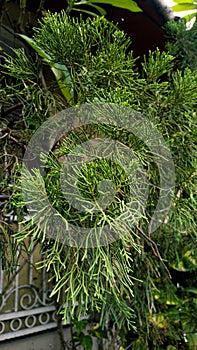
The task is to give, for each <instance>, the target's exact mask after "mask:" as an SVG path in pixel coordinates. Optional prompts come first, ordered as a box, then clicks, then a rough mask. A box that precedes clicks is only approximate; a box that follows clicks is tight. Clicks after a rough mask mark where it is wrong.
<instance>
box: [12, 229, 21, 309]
mask: <svg viewBox="0 0 197 350" xmlns="http://www.w3.org/2000/svg"><path fill="white" fill-rule="evenodd" d="M18 231H20V224H19V225H18ZM13 240H14V245H15V244H16V239H15V238H13ZM19 255H20V251H19V249H18V248H17V251H16V261H17V264H18V263H19ZM19 268H20V266H19V265H18V266H17V267H16V276H15V281H14V287H15V297H14V311H15V312H17V311H18V303H19V293H18V291H19V273H18V270H19Z"/></svg>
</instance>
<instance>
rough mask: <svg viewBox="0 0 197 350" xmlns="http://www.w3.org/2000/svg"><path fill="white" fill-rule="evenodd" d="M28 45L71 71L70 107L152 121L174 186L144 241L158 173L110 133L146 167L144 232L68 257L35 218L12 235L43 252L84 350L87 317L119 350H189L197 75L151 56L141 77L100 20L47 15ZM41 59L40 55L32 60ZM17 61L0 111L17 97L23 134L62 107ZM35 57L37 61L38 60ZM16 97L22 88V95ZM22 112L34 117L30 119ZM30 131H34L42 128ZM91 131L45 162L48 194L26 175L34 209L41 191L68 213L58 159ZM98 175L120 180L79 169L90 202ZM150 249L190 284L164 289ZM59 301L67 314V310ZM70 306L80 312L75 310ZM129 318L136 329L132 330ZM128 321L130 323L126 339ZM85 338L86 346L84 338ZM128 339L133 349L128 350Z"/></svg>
mask: <svg viewBox="0 0 197 350" xmlns="http://www.w3.org/2000/svg"><path fill="white" fill-rule="evenodd" d="M33 42H34V43H35V44H36V45H37V46H36V49H37V47H39V50H41V52H44V53H45V54H46V55H50V60H51V61H53V62H54V63H55V64H60V65H65V66H66V67H67V70H68V72H69V74H70V77H71V81H72V87H73V91H74V96H75V103H78V104H81V103H84V102H95V101H96V102H98V101H100V102H116V103H119V104H123V105H126V106H130V107H132V108H134V109H136V110H138V111H140V112H142V113H144V114H145V115H146V117H147V118H149V120H152V121H153V122H154V124H155V125H156V126H157V128H158V129H159V130H160V132H162V134H163V136H164V137H165V139H166V141H167V142H168V144H169V146H170V148H171V152H172V155H173V159H174V162H175V167H176V176H177V179H176V192H175V197H174V200H173V204H172V206H171V209H170V212H169V215H168V217H167V218H166V222H165V225H161V227H160V228H159V229H158V230H157V231H156V232H154V234H152V235H151V240H150V237H148V235H147V231H146V230H147V221H148V220H149V215H151V212H152V205H154V204H155V203H156V201H157V198H158V191H157V189H156V188H157V181H158V172H157V168H156V166H155V165H154V162H153V158H152V156H151V154H150V152H148V150H147V148H146V147H145V146H144V145H143V143H140V142H139V140H137V139H136V138H135V137H133V136H131V135H128V134H127V133H125V134H124V133H122V132H121V133H120V131H119V130H112V129H111V128H109V127H106V128H104V129H102V130H99V131H100V132H101V133H102V134H103V133H105V135H107V136H112V137H116V138H117V140H120V141H121V142H123V143H125V144H126V145H127V146H129V147H131V148H132V150H133V151H134V152H136V155H137V156H138V158H139V159H140V160H141V161H142V163H143V165H144V167H145V169H146V172H147V176H148V177H149V178H150V179H151V180H152V182H153V184H154V186H153V187H152V189H150V199H151V200H152V202H151V203H150V206H148V207H147V211H146V213H144V214H145V215H146V219H145V220H144V218H141V228H142V230H141V231H139V230H137V228H136V229H134V230H133V232H132V235H130V236H127V237H125V239H122V240H119V241H117V242H115V243H113V244H111V245H109V246H106V247H100V248H99V247H98V248H96V249H90V248H89V249H85V248H84V249H82V248H72V247H65V246H64V245H62V244H61V243H59V242H54V241H53V240H50V239H48V240H45V241H44V243H42V240H43V239H44V232H43V230H41V229H40V227H39V226H35V225H34V223H35V222H34V221H33V218H32V220H29V221H27V222H26V223H24V224H25V226H24V228H23V230H22V231H21V232H19V233H18V234H17V237H18V239H19V241H22V240H23V239H24V238H25V237H27V236H28V235H29V234H30V233H31V234H32V235H33V238H34V241H35V242H38V243H40V244H41V246H42V252H43V261H41V263H40V268H42V266H45V267H47V268H48V270H49V273H50V278H51V282H52V285H53V292H52V293H53V295H54V296H57V297H59V299H60V300H62V306H61V308H60V310H59V311H60V312H61V313H62V314H64V317H65V319H67V318H68V317H70V318H71V319H72V320H73V322H74V323H75V325H76V330H75V337H76V340H77V341H78V342H81V343H82V342H84V340H83V339H86V340H87V339H89V340H88V341H87V343H88V342H89V344H90V342H91V341H90V338H89V337H88V334H85V333H84V328H83V327H82V328H80V324H78V323H77V319H79V317H80V316H82V315H84V314H85V313H87V314H88V315H89V317H90V319H89V320H90V321H92V322H93V323H95V324H99V326H102V327H103V329H105V327H107V328H108V329H110V327H112V326H114V325H115V330H116V331H117V334H118V337H119V339H118V341H120V338H121V334H124V335H125V337H123V338H122V339H121V344H122V346H123V347H125V348H126V347H127V346H130V347H131V348H132V349H155V350H157V349H173V347H174V348H180V349H181V347H182V349H193V347H194V345H195V334H194V332H195V328H194V324H195V323H196V319H195V314H196V298H195V297H194V296H195V293H196V290H195V286H194V285H193V278H192V277H193V276H194V275H195V274H196V270H197V262H196V222H195V220H194V218H195V215H196V204H197V203H196V170H197V169H196V167H197V164H196V98H197V70H196V69H194V70H193V71H192V70H191V69H189V68H186V69H183V70H178V69H177V68H176V57H174V56H173V55H172V54H169V53H165V52H163V53H161V52H159V50H156V51H155V52H153V53H150V55H149V57H148V58H146V60H145V61H144V63H143V65H142V73H140V72H139V71H138V70H137V68H136V67H135V60H134V59H133V57H132V53H131V52H128V45H129V43H130V41H129V40H128V38H127V37H126V36H125V34H124V33H122V32H121V31H119V30H117V28H115V27H114V25H112V24H110V23H109V22H107V21H106V20H105V19H103V18H95V19H88V20H86V21H82V20H73V19H71V18H70V17H68V16H67V15H66V14H65V13H64V12H62V13H61V14H50V13H49V14H48V16H47V17H46V18H45V19H43V21H42V22H41V23H40V27H39V28H36V29H35V33H34V36H33ZM39 50H37V51H38V53H39ZM17 52H18V57H17V59H13V58H8V59H6V61H5V64H4V65H3V67H2V68H3V70H4V74H5V77H10V76H12V77H14V78H15V79H16V80H14V81H13V84H12V85H11V86H10V85H7V86H2V88H1V91H2V94H1V96H3V97H2V103H7V104H8V105H9V104H11V103H12V96H13V95H12V94H11V93H10V91H12V92H13V91H14V92H15V96H16V94H17V96H18V98H20V96H22V97H21V101H22V104H23V118H24V120H25V121H26V120H27V125H35V124H33V121H34V118H35V115H36V114H35V113H33V108H34V106H35V103H37V104H36V106H37V109H38V111H39V113H40V117H41V114H42V113H43V111H44V110H45V106H46V105H47V103H48V102H50V101H53V104H52V106H53V108H55V110H58V109H59V110H61V109H63V108H65V106H64V104H63V102H62V98H60V96H59V95H58V94H57V90H55V89H54V85H52V87H53V89H52V87H50V86H49V87H47V86H46V87H45V88H43V87H42V81H43V78H44V77H42V79H41V80H38V82H36V83H34V82H35V76H34V79H32V73H31V72H32V71H34V70H35V67H38V66H37V63H36V64H32V62H31V60H29V59H28V58H26V57H25V55H24V53H23V52H22V51H17ZM41 57H43V56H42V54H41ZM23 60H25V62H26V66H25V67H26V68H25V70H24V66H23V67H22V66H21V62H23ZM38 62H39V61H38ZM39 64H40V62H39ZM20 66H21V69H20V70H19V67H20ZM22 68H23V69H22ZM25 72H28V74H27V73H25ZM30 77H31V78H30ZM6 79H7V78H6ZM27 82H28V84H27ZM40 83H41V84H40ZM37 84H38V86H37ZM19 87H23V89H22V93H21V92H20V90H19ZM25 88H26V89H27V90H25ZM31 89H32V90H31ZM34 89H41V90H40V91H42V101H44V102H43V104H41V106H40V105H39V102H37V99H35V100H33V102H32V99H31V96H32V94H31V91H34ZM36 91H37V90H36ZM26 92H27V96H30V97H29V99H27V100H25V96H26ZM53 92H54V94H53ZM55 92H56V94H55ZM56 101H57V102H56ZM60 101H61V102H60ZM67 102H68V101H67ZM44 103H46V105H45V104H44ZM50 103H51V102H50ZM53 108H52V109H49V108H48V109H47V113H45V118H47V117H48V116H49V113H55V110H53ZM28 111H32V112H31V113H32V114H31V113H30V114H29V112H28ZM36 122H38V123H39V118H38V119H36ZM34 123H35V121H34ZM40 123H42V120H40ZM35 129H36V128H34V130H35ZM27 130H28V128H27ZM91 130H92V129H90V130H86V132H84V130H81V132H80V130H78V131H76V132H75V133H72V134H70V135H67V139H64V140H62V143H61V145H60V147H59V149H58V150H57V151H56V152H54V153H53V154H52V155H51V156H50V157H49V158H48V162H47V167H46V173H45V184H43V183H42V182H41V181H40V177H39V174H38V173H36V171H35V173H34V174H32V178H31V181H29V182H28V179H26V180H25V179H20V181H21V180H22V181H24V182H23V184H24V183H25V184H26V186H27V187H28V188H29V189H31V191H32V197H31V200H35V199H36V200H37V198H39V197H36V196H35V193H37V194H38V196H40V192H41V187H40V186H41V184H42V185H46V189H47V191H48V192H47V193H48V195H49V196H50V197H51V199H52V201H53V203H55V204H56V207H57V209H58V210H62V211H64V210H65V214H66V212H67V209H68V208H67V206H66V205H67V204H66V202H65V199H64V198H63V196H62V194H61V191H57V188H59V172H60V167H61V161H60V159H59V158H58V157H61V156H63V155H64V154H65V153H66V152H69V150H70V148H69V146H68V145H73V146H74V145H75V144H77V143H78V142H79V141H80V140H81V141H84V138H85V140H86V139H87V137H89V136H90V133H91ZM87 131H88V132H87ZM147 154H148V158H147ZM97 166H99V167H100V169H102V170H105V171H106V172H107V171H108V172H109V170H110V174H112V176H113V174H115V173H116V174H117V171H120V169H117V168H116V169H114V168H111V164H109V163H107V164H103V163H102V162H101V163H100V164H96V163H94V164H89V166H88V167H87V168H84V173H83V175H84V178H85V181H87V183H90V184H91V186H89V187H88V186H85V187H84V192H83V193H84V195H86V196H90V193H89V192H88V191H90V190H92V189H93V188H95V182H94V181H95V177H96V176H95V174H96V167H97ZM91 174H93V176H92V175H91ZM124 176H125V174H124V173H122V176H120V173H119V176H118V177H117V178H118V179H117V181H118V183H117V186H122V185H121V182H122V180H123V182H125V177H124ZM97 180H98V179H97V178H96V181H97ZM25 181H26V182H25ZM19 185H20V182H19ZM19 187H20V186H19ZM123 189H124V191H123V192H122V195H123V198H124V197H125V196H127V189H126V188H125V187H123ZM30 194H31V193H30ZM56 195H57V197H56ZM15 205H16V206H17V207H19V208H20V210H21V207H22V208H23V205H24V203H23V200H22V198H20V190H19V192H18V193H17V196H16V197H15ZM116 208H117V203H116ZM38 214H39V213H38ZM40 218H41V216H40ZM74 219H76V218H73V220H74ZM143 232H144V234H143ZM131 236H132V237H133V240H132V244H131V241H130V239H131ZM154 242H155V244H157V245H158V247H159V250H160V251H162V258H163V259H164V260H165V264H167V265H168V267H169V268H170V271H171V274H172V277H173V275H176V272H177V271H178V270H180V271H181V273H182V272H184V273H189V271H192V276H190V275H188V274H187V276H186V277H187V278H186V277H185V281H179V282H176V279H174V278H172V280H170V279H169V276H168V275H167V274H166V271H165V270H164V266H163V263H162V261H161V260H160V259H159V257H158V255H157V254H156V253H155V249H154V248H155V245H154ZM46 253H47V254H46ZM45 254H46V255H45ZM184 284H185V285H184ZM62 298H63V299H62ZM65 301H66V303H67V305H69V306H70V307H69V308H68V307H66V308H65V307H64V302H65ZM76 301H78V302H79V305H78V306H76ZM82 301H84V302H85V304H84V303H83V302H82ZM134 315H135V327H136V328H132V327H133V323H132V322H133V321H134V319H133V318H132V317H133V316H134ZM126 320H127V321H129V322H130V326H131V330H130V332H129V330H128V325H127V323H126ZM79 322H80V321H79ZM82 333H83V334H84V335H86V336H87V337H88V338H87V337H86V338H84V337H83V334H82ZM89 334H90V333H89ZM126 334H127V336H126ZM129 334H130V337H131V340H130V343H128V342H129ZM185 339H186V340H187V343H186V341H185ZM83 346H84V343H83ZM88 346H90V345H87V347H86V348H87V349H88ZM84 348H85V346H84ZM114 348H115V345H114Z"/></svg>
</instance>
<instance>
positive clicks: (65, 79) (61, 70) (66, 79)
mask: <svg viewBox="0 0 197 350" xmlns="http://www.w3.org/2000/svg"><path fill="white" fill-rule="evenodd" d="M19 35H20V36H21V37H22V38H23V39H24V40H25V41H27V42H28V44H29V45H31V47H32V48H33V49H34V50H35V51H36V52H37V53H38V54H39V55H40V56H41V57H42V58H43V60H44V61H45V62H46V63H47V64H48V65H49V66H50V67H51V70H52V72H53V74H54V75H55V78H56V80H57V83H58V85H59V88H60V90H61V92H62V94H63V95H64V97H65V98H66V100H67V102H68V103H69V104H70V105H72V104H73V96H74V94H73V90H72V79H71V77H70V73H69V71H68V68H67V67H66V65H64V64H62V63H56V62H53V60H52V58H51V57H50V55H48V54H47V53H46V52H45V51H44V50H43V49H42V48H41V47H40V46H39V45H37V44H36V42H35V41H34V40H33V39H31V38H29V37H28V36H26V35H24V34H19Z"/></svg>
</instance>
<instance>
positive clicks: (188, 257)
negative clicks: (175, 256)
mask: <svg viewBox="0 0 197 350" xmlns="http://www.w3.org/2000/svg"><path fill="white" fill-rule="evenodd" d="M169 265H170V266H171V267H172V268H173V269H175V270H178V271H191V270H195V269H196V268H197V260H196V259H195V258H194V257H193V256H192V252H191V251H190V250H188V251H187V252H186V253H185V254H184V255H182V257H181V258H180V260H179V261H178V262H175V263H173V264H169Z"/></svg>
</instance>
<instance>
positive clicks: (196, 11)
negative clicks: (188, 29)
mask: <svg viewBox="0 0 197 350" xmlns="http://www.w3.org/2000/svg"><path fill="white" fill-rule="evenodd" d="M174 2H175V3H176V5H174V6H172V10H173V11H174V12H185V11H190V10H192V11H193V13H191V14H189V15H186V18H187V19H191V18H192V17H196V15H197V4H196V1H193V0H174Z"/></svg>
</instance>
